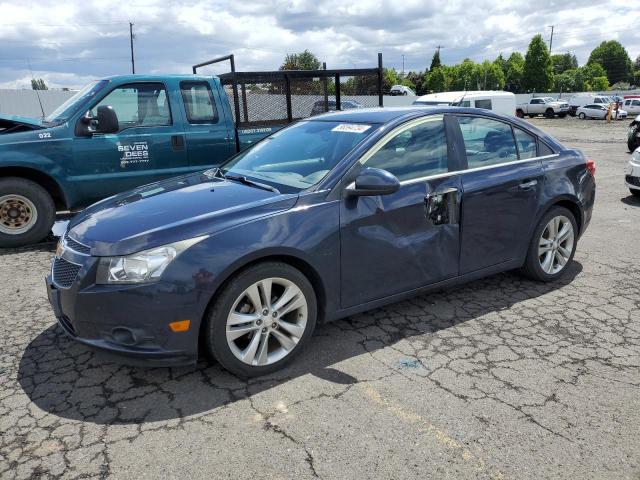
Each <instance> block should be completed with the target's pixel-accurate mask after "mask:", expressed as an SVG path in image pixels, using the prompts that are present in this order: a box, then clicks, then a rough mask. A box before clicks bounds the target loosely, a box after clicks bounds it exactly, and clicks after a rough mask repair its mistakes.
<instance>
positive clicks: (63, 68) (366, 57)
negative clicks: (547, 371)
mask: <svg viewBox="0 0 640 480" xmlns="http://www.w3.org/2000/svg"><path fill="white" fill-rule="evenodd" d="M129 21H131V22H133V23H134V24H135V25H134V32H135V40H134V49H135V57H136V72H137V73H185V72H190V66H191V65H192V64H194V63H198V62H201V61H203V60H207V59H210V58H213V57H216V56H219V55H224V54H226V53H229V52H233V53H235V54H236V59H237V60H236V61H237V64H238V69H239V70H252V69H262V70H270V69H276V68H277V67H278V66H279V65H280V63H281V62H282V59H283V57H284V55H285V53H287V52H297V51H301V50H304V49H305V48H308V49H309V50H311V51H312V52H314V53H315V54H316V55H317V56H318V57H319V58H320V60H321V61H326V62H327V66H328V67H329V68H340V67H353V66H355V67H367V66H374V64H375V62H376V52H379V51H381V52H382V53H383V56H384V62H385V65H386V66H391V67H395V68H397V69H398V70H400V69H401V68H402V59H403V55H404V60H405V69H406V70H424V68H425V67H426V66H428V65H429V63H430V60H431V56H432V55H433V51H434V49H435V47H436V46H437V45H442V46H443V47H444V48H443V49H442V51H441V58H442V61H443V62H444V63H449V64H452V63H457V62H459V61H460V60H462V59H463V58H465V57H469V58H471V59H473V60H475V61H482V60H484V59H489V60H493V59H494V58H495V57H496V56H497V55H498V54H499V53H503V54H504V55H508V54H510V53H511V52H512V51H514V50H520V51H522V52H524V51H525V50H526V47H527V45H528V43H529V41H530V39H531V37H532V36H533V35H534V34H536V33H542V35H543V36H544V38H545V39H546V40H547V41H548V39H549V35H550V33H551V29H550V28H548V26H549V25H555V33H554V37H553V52H554V53H558V52H566V51H571V52H574V53H575V54H576V55H577V57H578V60H579V62H580V63H584V62H585V61H586V59H587V58H588V55H589V52H590V51H591V50H592V49H593V48H594V47H595V46H596V45H597V44H598V43H600V42H601V41H602V40H607V39H616V40H619V41H620V42H621V43H622V44H623V45H624V46H625V47H626V48H627V51H628V52H629V54H630V55H631V57H632V59H635V58H636V57H637V56H638V55H640V27H638V25H640V8H639V7H638V4H637V0H598V1H592V0H565V1H561V0H537V1H535V2H534V1H527V0H525V1H521V0H520V1H511V0H492V1H488V0H448V1H445V2H443V1H435V0H419V1H413V0H391V1H382V0H379V1H375V0H346V1H345V0H280V1H275V0H236V1H226V2H225V1H218V0H209V1H199V0H194V1H191V0H185V1H169V0H127V1H124V2H123V1H118V2H115V1H111V0H84V1H73V0H67V1H62V2H61V1H60V0H55V1H49V0H39V1H37V2H33V1H31V0H20V1H18V0H11V1H9V2H4V1H2V0H0V88H14V87H18V88H21V87H27V86H29V85H30V78H31V76H32V74H31V71H32V72H33V75H35V76H36V77H42V78H44V79H45V80H46V82H47V84H48V85H49V86H53V87H71V88H77V87H80V86H82V85H83V84H84V83H86V82H87V81H89V80H91V79H93V78H98V77H102V76H106V75H115V74H123V73H130V71H131V64H130V52H129ZM212 73H216V72H215V71H213V72H212Z"/></svg>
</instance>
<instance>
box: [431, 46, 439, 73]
mask: <svg viewBox="0 0 640 480" xmlns="http://www.w3.org/2000/svg"><path fill="white" fill-rule="evenodd" d="M440 65H441V63H440V49H439V48H438V49H436V51H435V53H434V54H433V58H432V59H431V66H430V67H429V71H432V70H433V69H434V68H438V67H439V66H440Z"/></svg>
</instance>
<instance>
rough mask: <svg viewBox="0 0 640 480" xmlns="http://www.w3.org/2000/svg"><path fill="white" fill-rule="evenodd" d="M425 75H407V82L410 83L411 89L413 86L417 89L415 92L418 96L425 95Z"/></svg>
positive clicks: (408, 73)
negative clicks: (423, 84) (423, 86)
mask: <svg viewBox="0 0 640 480" xmlns="http://www.w3.org/2000/svg"><path fill="white" fill-rule="evenodd" d="M424 78H425V74H424V73H422V72H407V74H406V75H405V80H406V81H407V82H409V84H410V85H408V86H409V88H411V85H413V87H414V88H415V90H414V91H415V92H416V94H417V95H423V91H422V83H423V82H424Z"/></svg>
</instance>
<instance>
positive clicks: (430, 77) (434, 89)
mask: <svg viewBox="0 0 640 480" xmlns="http://www.w3.org/2000/svg"><path fill="white" fill-rule="evenodd" d="M425 83H426V85H424V89H425V90H426V91H427V92H429V93H438V92H444V91H446V90H447V83H448V82H447V69H446V68H445V67H442V66H440V67H435V68H434V69H433V70H431V71H430V72H429V73H428V74H427V79H426V82H425Z"/></svg>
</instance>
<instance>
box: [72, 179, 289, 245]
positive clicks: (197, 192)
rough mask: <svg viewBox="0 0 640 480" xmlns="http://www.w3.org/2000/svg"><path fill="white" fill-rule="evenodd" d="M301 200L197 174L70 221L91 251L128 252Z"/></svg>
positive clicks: (116, 200) (209, 230)
mask: <svg viewBox="0 0 640 480" xmlns="http://www.w3.org/2000/svg"><path fill="white" fill-rule="evenodd" d="M297 199H298V195H295V194H279V193H274V192H271V191H267V190H262V189H259V188H255V187H251V186H248V185H243V184H241V183H237V182H233V181H228V180H222V179H219V178H215V177H210V176H208V175H205V174H204V173H198V174H193V175H187V176H182V177H177V178H172V179H169V180H165V181H162V182H157V183H153V184H150V185H146V186H143V187H139V188H137V189H135V190H131V191H129V192H125V193H121V194H119V195H115V196H113V197H110V198H107V199H105V200H102V201H101V202H98V203H96V204H94V205H92V206H91V207H89V208H88V209H86V210H85V211H84V212H83V213H81V214H79V215H78V216H77V217H75V218H74V219H73V220H72V221H71V222H70V224H69V228H68V235H69V236H70V237H71V238H72V239H73V240H76V241H78V242H80V243H82V244H84V245H86V246H88V247H90V248H91V255H94V256H112V255H128V254H130V253H135V252H139V251H141V250H146V249H148V248H153V247H157V246H159V245H166V244H168V243H173V242H177V241H179V240H184V239H188V238H194V237H199V236H202V235H212V234H215V233H216V232H219V231H221V230H224V229H227V228H229V227H232V226H234V225H238V224H241V223H245V222H247V221H250V220H252V219H256V218H260V217H262V216H265V215H269V214H272V213H275V212H278V211H283V210H287V209H289V208H291V207H293V206H294V205H295V203H296V201H297Z"/></svg>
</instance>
